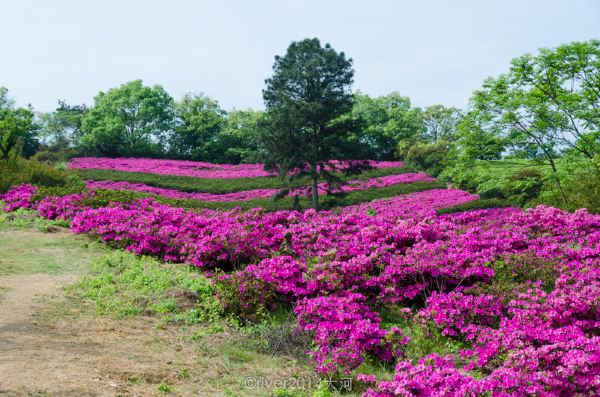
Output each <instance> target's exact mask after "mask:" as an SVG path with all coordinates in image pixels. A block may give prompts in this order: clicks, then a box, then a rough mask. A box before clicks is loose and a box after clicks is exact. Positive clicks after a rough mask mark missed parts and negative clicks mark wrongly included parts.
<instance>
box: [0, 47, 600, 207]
mask: <svg viewBox="0 0 600 397" xmlns="http://www.w3.org/2000/svg"><path fill="white" fill-rule="evenodd" d="M353 75H354V70H353V65H352V59H351V58H348V57H346V55H345V54H344V53H343V52H338V51H336V50H335V49H333V48H332V47H331V46H330V45H329V44H325V45H322V44H321V42H320V41H319V40H318V39H305V40H302V41H298V42H293V43H291V44H290V46H289V47H288V49H287V51H286V53H285V54H284V55H282V56H276V57H275V62H274V66H273V74H272V76H271V77H270V78H268V79H267V80H266V81H265V89H264V90H263V98H264V102H265V110H264V111H263V110H253V109H247V110H231V111H226V110H224V109H223V108H222V107H221V106H220V105H219V103H218V102H217V101H216V100H214V99H212V98H209V97H207V96H206V95H203V94H186V95H184V96H183V98H181V99H180V100H179V101H176V100H175V99H173V98H172V97H171V96H170V95H169V93H167V92H166V91H165V89H164V88H163V87H162V86H160V85H154V86H147V85H144V84H143V82H142V81H141V80H135V81H131V82H127V83H125V84H123V85H121V86H119V87H116V88H112V89H110V90H108V91H107V92H100V93H99V94H98V95H97V96H96V97H95V98H94V103H93V104H92V105H91V106H87V105H69V104H67V103H65V102H64V101H59V106H58V107H57V109H56V110H55V111H53V112H49V113H39V112H35V111H34V109H32V108H31V106H28V107H16V106H15V103H14V102H13V101H12V100H11V99H10V98H9V95H8V91H7V89H5V88H0V157H6V156H8V155H9V152H11V150H12V151H13V152H14V151H15V148H17V149H18V151H20V153H21V154H22V155H24V156H26V157H29V156H36V157H37V158H38V159H40V160H44V159H45V160H56V159H57V158H66V157H69V156H75V155H78V156H81V155H93V156H109V157H156V158H172V159H189V160H201V161H208V162H217V163H219V162H223V163H234V164H235V163H244V162H263V163H265V166H266V167H267V168H270V169H273V170H277V171H278V172H280V173H281V174H282V175H287V174H288V173H289V171H290V170H291V169H292V168H294V169H302V170H303V172H305V173H307V174H310V175H311V176H312V179H313V185H314V186H315V187H316V184H317V179H318V178H322V177H327V174H328V172H327V169H328V168H327V167H326V165H327V162H328V160H331V159H376V160H393V159H401V160H405V161H406V162H407V163H408V164H409V165H410V166H412V167H414V168H416V169H421V170H426V171H428V172H430V173H431V174H433V175H440V177H441V178H443V179H446V180H448V181H452V182H455V183H457V184H459V185H461V184H462V185H469V181H470V180H473V179H474V178H475V179H476V175H473V170H474V169H476V168H477V164H479V163H477V162H478V161H485V160H497V159H506V158H516V159H526V160H532V161H538V162H543V163H545V164H547V165H548V166H549V169H550V173H549V178H548V179H547V180H545V181H544V183H546V184H548V185H549V186H551V187H552V189H553V190H555V191H556V194H557V197H559V198H560V200H561V201H562V204H563V205H565V206H568V203H569V201H570V200H572V197H570V196H573V191H574V188H573V186H572V185H573V184H574V183H575V182H574V181H573V178H572V175H575V174H577V175H579V176H578V178H579V179H580V180H581V178H584V179H585V181H586V183H588V185H589V186H587V189H588V190H590V191H598V190H599V189H598V182H597V181H598V178H597V176H598V175H600V172H599V170H600V157H599V156H600V41H598V40H590V41H587V42H574V43H569V44H565V45H562V46H559V47H556V48H549V49H541V50H540V51H539V53H538V54H535V55H529V54H528V55H524V56H521V57H518V58H515V59H513V60H512V62H511V65H510V68H509V70H508V71H507V72H506V73H504V74H501V75H500V76H497V77H490V78H488V79H486V80H485V81H484V82H483V84H482V87H481V88H480V89H478V90H476V91H475V92H474V93H473V95H472V97H471V100H470V103H469V106H468V108H467V109H464V110H463V109H457V108H454V107H446V106H443V105H439V104H438V105H432V106H429V107H426V108H419V107H415V106H413V105H412V104H411V101H410V99H409V98H408V97H406V96H402V95H401V94H400V93H398V92H392V93H390V94H389V95H384V96H379V97H371V96H369V95H366V94H364V93H362V92H360V91H356V92H355V91H353V89H352V84H353ZM569 185H571V186H569ZM314 191H315V194H316V188H315V189H314ZM313 201H314V202H313V205H314V206H315V208H318V197H314V200H313Z"/></svg>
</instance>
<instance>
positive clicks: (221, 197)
mask: <svg viewBox="0 0 600 397" xmlns="http://www.w3.org/2000/svg"><path fill="white" fill-rule="evenodd" d="M433 181H435V178H432V177H430V176H429V175H427V174H425V173H405V174H397V175H387V176H383V177H378V178H371V179H368V180H366V181H362V180H353V181H349V182H347V183H345V184H343V185H341V186H340V187H339V188H332V189H330V188H328V187H327V186H326V184H325V183H321V184H319V194H326V193H341V192H353V191H357V190H365V189H370V188H382V187H388V186H394V185H397V184H400V183H414V182H433ZM86 186H87V188H88V189H92V190H93V189H114V190H130V191H134V192H141V193H149V194H155V195H157V196H163V197H169V198H174V199H186V200H190V199H191V200H201V201H212V202H227V201H248V200H255V199H266V198H270V197H272V196H274V195H276V194H277V193H278V192H279V191H280V189H254V190H247V191H240V192H234V193H224V194H213V193H201V192H182V191H179V190H175V189H165V188H160V187H154V186H149V185H146V184H143V183H130V182H125V181H86ZM309 194H310V188H308V187H298V188H294V189H292V190H290V192H289V193H288V195H289V196H308V195H309Z"/></svg>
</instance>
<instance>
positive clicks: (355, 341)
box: [295, 292, 409, 375]
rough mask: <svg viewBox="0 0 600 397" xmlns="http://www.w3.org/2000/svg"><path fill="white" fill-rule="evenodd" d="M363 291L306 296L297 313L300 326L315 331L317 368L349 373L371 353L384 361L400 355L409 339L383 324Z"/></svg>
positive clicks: (325, 370)
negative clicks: (384, 326) (385, 327)
mask: <svg viewBox="0 0 600 397" xmlns="http://www.w3.org/2000/svg"><path fill="white" fill-rule="evenodd" d="M365 300H366V298H365V296H364V295H362V294H360V293H346V292H340V293H338V294H336V295H330V296H319V297H316V298H304V299H302V300H300V301H298V304H297V305H296V309H295V313H296V314H297V315H298V323H299V325H300V328H302V329H304V330H306V331H313V332H314V334H315V337H314V343H315V349H314V350H313V351H312V352H311V356H312V357H313V359H314V360H315V362H316V364H317V371H319V372H321V373H324V374H331V373H336V372H338V371H340V370H342V371H343V372H345V373H346V374H347V375H349V374H350V373H351V371H352V370H353V369H355V368H357V367H358V366H359V365H360V364H362V362H363V361H364V355H365V354H366V353H372V354H374V355H376V356H378V357H380V358H382V359H383V360H385V361H390V360H392V359H393V358H394V357H395V356H397V355H399V352H398V351H399V348H400V346H402V345H404V344H406V343H408V341H409V339H408V338H407V337H405V336H404V335H403V334H402V331H400V329H398V328H394V329H392V330H390V331H386V330H384V329H382V328H381V319H380V318H379V315H378V314H377V313H376V312H374V311H372V310H371V309H370V308H369V306H368V305H367V304H366V303H365Z"/></svg>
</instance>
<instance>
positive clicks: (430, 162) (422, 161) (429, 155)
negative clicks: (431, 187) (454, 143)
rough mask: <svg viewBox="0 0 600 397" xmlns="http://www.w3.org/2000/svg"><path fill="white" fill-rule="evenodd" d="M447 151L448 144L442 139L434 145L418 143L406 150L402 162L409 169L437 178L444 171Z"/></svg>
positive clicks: (448, 148)
mask: <svg viewBox="0 0 600 397" xmlns="http://www.w3.org/2000/svg"><path fill="white" fill-rule="evenodd" d="M449 151H450V142H448V141H445V140H443V139H439V140H437V141H435V143H422V142H418V143H416V144H414V145H412V146H411V147H410V149H408V152H407V153H406V156H405V158H404V161H405V162H406V164H407V165H408V166H410V167H413V168H415V169H418V170H423V171H427V173H429V174H430V175H433V176H437V175H439V174H440V173H441V172H442V171H443V170H444V166H445V163H446V156H447V155H448V152H449Z"/></svg>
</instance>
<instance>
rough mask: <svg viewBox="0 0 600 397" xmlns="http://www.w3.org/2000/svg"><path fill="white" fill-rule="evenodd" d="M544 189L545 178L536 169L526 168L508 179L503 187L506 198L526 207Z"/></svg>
mask: <svg viewBox="0 0 600 397" xmlns="http://www.w3.org/2000/svg"><path fill="white" fill-rule="evenodd" d="M543 187H544V177H543V175H542V173H541V172H540V171H539V170H537V169H535V168H524V169H522V170H521V171H519V172H517V173H516V174H514V175H512V176H511V177H510V178H508V180H507V182H506V183H505V184H504V186H503V187H502V191H503V193H504V196H505V197H508V198H510V199H511V201H514V202H516V203H518V204H519V205H525V204H526V203H527V202H529V201H531V200H533V199H535V198H537V197H538V196H539V195H540V193H541V192H542V188H543Z"/></svg>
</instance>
